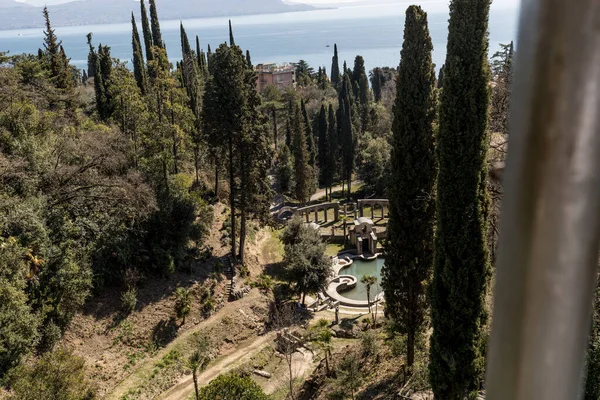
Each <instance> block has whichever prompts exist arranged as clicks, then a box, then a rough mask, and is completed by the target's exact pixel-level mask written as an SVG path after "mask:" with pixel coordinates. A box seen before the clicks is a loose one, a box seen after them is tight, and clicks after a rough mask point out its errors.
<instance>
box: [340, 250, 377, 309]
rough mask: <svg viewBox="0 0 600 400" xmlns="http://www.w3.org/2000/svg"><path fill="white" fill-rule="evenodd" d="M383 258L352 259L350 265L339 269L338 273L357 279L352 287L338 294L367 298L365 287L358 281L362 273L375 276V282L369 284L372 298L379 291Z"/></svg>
mask: <svg viewBox="0 0 600 400" xmlns="http://www.w3.org/2000/svg"><path fill="white" fill-rule="evenodd" d="M384 263H385V260H384V259H383V258H378V259H376V260H370V261H366V260H359V259H357V260H354V262H353V263H352V265H350V266H349V267H346V268H344V269H342V270H341V271H340V275H352V276H354V277H356V279H358V283H357V284H356V287H355V288H354V289H350V290H348V291H344V292H341V293H340V294H341V295H342V296H344V297H347V298H349V299H352V300H367V287H366V286H365V285H363V284H362V283H360V278H362V277H363V276H364V275H373V276H374V277H376V278H377V284H376V285H375V286H374V287H373V286H371V299H374V298H375V296H376V295H378V294H379V293H381V292H382V291H383V290H382V289H381V268H383V264H384Z"/></svg>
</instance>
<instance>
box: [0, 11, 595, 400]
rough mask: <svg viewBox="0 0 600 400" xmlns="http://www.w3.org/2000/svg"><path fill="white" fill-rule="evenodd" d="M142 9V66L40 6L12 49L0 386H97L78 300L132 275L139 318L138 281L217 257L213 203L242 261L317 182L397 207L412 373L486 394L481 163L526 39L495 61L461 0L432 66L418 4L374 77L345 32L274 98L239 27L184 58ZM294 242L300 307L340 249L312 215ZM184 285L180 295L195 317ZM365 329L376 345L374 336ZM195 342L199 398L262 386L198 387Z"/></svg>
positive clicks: (84, 391)
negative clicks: (24, 45) (71, 35)
mask: <svg viewBox="0 0 600 400" xmlns="http://www.w3.org/2000/svg"><path fill="white" fill-rule="evenodd" d="M141 11H142V13H141V15H142V20H141V21H136V20H135V18H134V16H133V14H132V16H131V23H132V37H131V46H132V61H131V62H125V61H122V60H117V59H114V58H112V57H111V49H110V47H109V46H108V45H106V44H101V43H95V41H94V36H93V34H92V33H90V34H88V36H87V43H88V45H89V56H88V66H87V69H85V70H83V71H80V70H78V69H77V68H75V67H74V66H72V65H71V64H70V60H69V58H68V54H66V53H65V50H64V48H63V47H62V45H61V41H60V38H59V37H57V36H56V34H55V31H54V29H53V28H52V25H51V16H50V15H49V14H48V12H47V10H46V9H45V10H44V14H43V18H45V23H46V28H45V31H44V33H45V38H44V42H43V43H41V46H42V47H41V48H40V50H39V52H38V53H37V54H19V55H12V54H10V53H1V54H0V183H1V185H0V384H1V385H2V386H4V388H6V390H7V393H9V395H10V396H12V398H15V399H37V398H57V399H92V398H95V397H96V391H95V388H94V384H93V382H91V380H90V379H89V377H88V375H87V374H86V366H85V363H84V362H83V360H82V359H80V358H79V357H77V356H75V355H73V353H72V352H70V351H69V350H67V349H66V348H64V347H63V346H57V343H59V342H60V341H61V339H62V338H63V335H64V334H65V332H66V331H67V330H68V328H69V326H70V323H71V321H72V320H73V318H74V317H75V315H76V314H77V313H78V312H79V311H80V310H81V309H82V307H83V306H84V305H85V304H86V302H93V301H94V299H96V298H97V297H98V296H100V295H101V294H102V293H106V291H107V290H114V288H118V291H115V296H122V297H121V299H122V302H123V307H124V311H122V313H123V314H125V315H126V314H128V313H131V312H132V311H133V310H134V309H135V304H136V293H137V292H136V291H137V288H138V286H139V285H141V284H142V282H143V281H144V280H149V279H159V278H165V277H168V276H171V275H173V274H174V273H176V272H177V271H187V270H189V269H191V267H190V265H192V264H193V262H194V260H197V259H199V258H200V257H202V256H203V254H209V255H210V253H211V251H212V249H211V248H210V247H209V246H207V245H206V243H205V241H206V238H207V236H208V235H209V233H210V232H211V229H212V225H213V219H214V217H215V213H214V209H213V207H215V205H217V204H226V205H227V210H226V212H227V213H226V221H225V223H224V228H223V230H224V241H225V244H226V246H227V247H228V248H229V249H230V255H231V257H232V259H233V260H234V262H235V263H236V264H237V268H239V269H240V270H241V271H243V272H244V274H243V275H247V274H248V273H249V272H248V270H247V268H248V267H247V266H246V264H247V259H248V256H247V254H246V252H247V251H248V248H249V244H248V241H250V240H251V238H252V237H254V235H255V233H256V232H257V231H258V230H260V229H261V228H263V227H266V226H269V225H272V224H274V222H273V219H272V217H271V215H270V208H271V206H272V204H274V203H276V204H280V205H281V204H287V205H296V206H298V205H305V204H309V203H310V201H311V196H313V194H315V192H316V191H317V190H319V188H320V189H322V190H323V191H324V201H341V202H346V201H348V202H350V201H352V200H354V199H356V198H362V197H363V196H364V197H377V196H378V197H387V198H388V199H389V200H390V220H389V226H388V232H389V233H388V238H387V241H386V242H385V246H384V250H385V255H386V257H387V260H388V261H389V262H386V265H385V267H384V270H383V282H382V286H383V289H384V291H385V296H386V317H387V318H386V319H387V322H386V325H385V326H386V329H388V330H389V331H390V332H394V335H395V334H398V335H402V337H404V338H405V339H404V340H405V342H403V343H402V345H401V347H402V349H403V350H402V351H401V353H402V355H401V356H400V355H397V356H398V357H402V358H403V359H406V369H404V372H405V376H413V377H415V381H418V382H419V384H423V382H426V383H424V384H423V385H424V388H425V389H427V390H429V389H431V390H432V393H433V395H435V398H439V399H450V400H454V399H464V398H469V396H473V395H474V394H475V393H477V392H478V391H479V390H481V389H483V377H484V372H485V356H486V344H487V337H488V335H489V326H490V323H489V316H488V314H489V313H490V311H491V310H490V304H491V296H492V295H491V289H490V278H491V276H492V272H493V268H494V264H495V254H496V251H495V249H496V243H497V232H498V220H499V213H500V211H499V210H500V204H501V198H502V187H501V184H500V183H499V182H498V181H495V180H493V179H488V171H489V169H490V166H491V165H493V164H494V163H495V162H498V161H503V160H504V157H505V153H506V147H507V146H506V142H507V135H508V123H507V120H508V108H509V100H510V87H511V80H512V64H513V58H514V53H515V50H514V48H513V44H512V43H511V44H506V45H501V48H500V49H499V51H497V52H494V54H493V55H492V57H491V58H489V59H488V39H487V21H488V14H489V1H488V0H477V1H472V0H468V1H467V0H454V1H452V2H451V5H450V23H449V36H448V55H447V62H446V64H445V65H443V66H435V65H434V64H433V63H432V56H431V54H432V50H433V46H432V42H431V38H430V36H429V30H428V23H427V14H426V13H425V12H424V11H423V10H422V9H421V8H420V7H418V6H411V7H409V8H408V10H407V13H406V22H405V24H406V25H405V31H404V44H403V47H402V52H401V61H400V65H399V67H398V68H390V67H379V68H375V69H373V70H372V71H366V70H365V65H364V59H363V58H362V57H361V56H360V55H357V56H356V58H355V59H354V60H353V65H352V68H349V67H348V65H347V63H346V62H344V63H343V64H342V65H340V62H341V60H340V59H339V57H338V47H337V45H335V46H334V54H333V59H332V65H331V67H330V68H325V67H319V68H318V70H317V71H315V69H314V68H313V67H311V66H310V65H308V64H307V63H306V61H304V60H300V61H299V62H297V63H295V74H296V82H297V84H296V86H295V87H289V88H286V89H283V90H282V89H279V88H277V87H275V86H272V85H271V86H268V87H267V88H265V90H264V91H263V92H262V93H259V92H258V91H257V89H256V81H257V75H256V72H255V69H254V66H253V64H252V59H251V54H250V52H249V51H248V50H247V49H242V48H240V47H239V46H237V45H236V44H235V32H234V27H232V24H231V23H230V24H229V40H228V43H223V44H220V45H219V46H218V47H217V48H216V49H214V51H213V50H211V48H210V46H208V47H207V51H204V49H203V48H202V46H201V38H199V37H197V36H196V37H188V34H187V32H186V30H185V27H184V26H183V25H181V48H182V53H183V59H182V60H181V61H178V62H176V63H175V64H172V63H171V62H170V61H169V57H168V49H167V48H166V46H165V44H164V42H163V40H162V34H161V27H160V23H159V18H158V11H157V9H156V5H155V2H154V1H153V0H150V2H149V7H148V9H147V8H146V4H145V2H144V0H142V1H141ZM41 17H42V16H41ZM138 22H140V25H141V34H140V30H138ZM473 32H477V34H473ZM398 40H399V42H400V41H401V38H398ZM436 69H437V70H438V73H437V76H436ZM327 70H329V74H328V72H327ZM465 110H468V111H469V112H465ZM356 182H360V184H359V186H358V187H356V186H355V183H356ZM340 186H341V193H340V190H339V187H340ZM334 187H338V189H336V190H334ZM322 197H323V196H322ZM281 243H282V245H283V247H284V252H285V256H284V258H283V261H282V263H283V265H284V268H283V272H282V275H283V278H282V279H284V280H286V281H287V282H288V283H289V287H288V289H289V288H292V290H290V293H287V294H286V295H287V296H288V299H289V298H292V296H299V297H300V298H301V299H302V300H301V302H302V303H304V298H305V296H306V295H307V294H309V295H310V294H315V293H318V292H319V291H320V290H322V289H323V288H324V286H325V285H326V283H327V280H328V278H329V269H330V265H329V264H330V261H329V259H328V258H327V257H326V256H325V251H326V244H325V243H323V242H322V241H321V239H320V237H319V235H318V234H316V233H315V231H314V229H313V230H311V229H308V228H306V227H305V226H304V225H303V224H302V223H301V222H300V221H299V220H292V221H291V222H289V224H288V225H287V227H286V229H285V230H284V231H283V233H282V236H281ZM365 282H369V283H368V285H369V288H370V285H372V284H374V282H373V281H372V280H370V281H369V280H368V279H366V280H365ZM256 286H258V287H259V288H260V289H261V290H264V291H268V290H271V289H272V286H273V283H272V281H271V277H270V276H266V275H262V274H261V275H260V276H259V281H258V283H257V284H256ZM369 290H370V289H369ZM273 291H274V289H273ZM189 296H190V292H189V291H187V289H183V288H178V289H177V291H176V297H177V303H176V314H177V318H179V319H182V321H183V322H182V323H183V324H185V318H186V315H188V314H189V312H190V300H189ZM209 296H210V295H209ZM369 296H370V295H369ZM275 297H277V296H275ZM369 303H370V300H369ZM211 304H212V303H211ZM274 304H275V303H274ZM211 307H212V306H211ZM369 311H371V310H370V306H369ZM596 311H597V310H596ZM597 314H598V313H597V312H596V313H595V319H594V321H595V324H594V331H593V334H592V335H591V338H590V354H589V360H590V361H589V367H588V371H590V373H592V374H594V375H597V371H598V369H599V368H600V367H599V365H598V364H599V359H600V356H599V355H598V353H599V352H600V350H599V348H600V345H599V344H598V335H599V334H598V321H597V319H598V318H597V317H598V315H597ZM336 318H337V316H336ZM274 320H275V322H277V319H276V318H275V319H274ZM270 322H271V323H273V321H270ZM372 324H373V326H375V327H377V321H376V316H375V314H373V318H372ZM327 332H328V331H327ZM327 335H329V333H323V332H322V331H319V332H318V334H317V336H318V339H315V341H316V342H317V343H318V344H319V346H320V347H319V348H321V349H325V350H323V351H324V354H325V356H324V357H325V360H326V361H327V367H326V369H325V371H326V372H325V375H326V376H327V377H328V379H330V378H331V376H332V375H335V374H333V373H331V372H330V366H329V361H330V359H331V357H332V356H331V355H330V354H331V351H330V339H331V337H330V336H327ZM365 338H366V339H365ZM365 338H363V345H364V343H369V341H373V340H374V339H373V338H369V337H368V335H367V336H365ZM428 340H429V341H430V344H429V345H425V344H424V343H426V342H427V341H428ZM328 346H329V347H328ZM365 346H366V345H365ZM374 354H375V353H374V352H372V350H368V349H367V350H365V351H364V352H363V357H372V358H373V357H375V355H374ZM192 356H193V357H192V358H191V360H192V361H193V362H192V364H190V365H192V366H191V367H189V368H190V369H191V370H192V371H193V374H194V383H195V386H196V398H202V399H204V398H206V399H209V398H210V399H213V398H217V397H215V396H216V395H215V393H221V394H222V393H225V392H227V393H229V392H231V393H232V394H231V395H230V396H233V397H231V398H234V397H235V398H240V399H263V398H267V397H266V396H265V395H264V394H263V393H262V389H260V387H258V385H256V384H255V383H254V382H253V381H252V380H250V379H249V378H248V377H247V376H238V375H235V374H234V375H222V376H221V377H219V378H218V379H216V380H215V381H213V383H211V385H209V386H206V387H205V388H202V389H201V390H199V389H198V387H197V382H196V371H197V370H198V369H202V368H201V367H202V366H203V365H204V361H202V360H203V359H201V358H202V357H203V356H201V355H200V353H198V352H196V353H194V354H193V355H192ZM290 360H291V359H290ZM358 364H360V360H358V359H353V358H351V357H350V356H348V357H344V358H343V359H342V360H340V364H339V366H338V367H339V368H338V379H337V381H336V382H338V383H340V382H341V383H340V385H341V387H344V388H345V392H344V391H342V392H344V393H342V394H341V395H340V396H341V397H331V398H347V397H346V396H348V397H350V394H351V396H352V398H354V391H355V389H356V388H355V387H354V386H353V383H352V382H358V381H357V380H356V379H355V378H356V377H357V376H358V375H356V374H360V371H359V370H357V369H356V368H359V367H358ZM290 371H291V361H290ZM290 379H291V378H290ZM343 382H345V383H343ZM290 385H292V383H290ZM599 386H600V385H599V384H598V382H597V379H588V382H587V386H586V399H595V398H597V397H598V390H599V389H598V387H599ZM291 392H292V390H290V396H292V393H291ZM57 393H59V394H60V396H59V397H52V396H56V395H57ZM240 393H245V394H246V395H245V397H244V396H242V397H240ZM336 393H338V394H339V391H338V392H336ZM44 396H46V397H44ZM0 397H1V395H0ZM223 398H230V397H223ZM292 398H293V397H292Z"/></svg>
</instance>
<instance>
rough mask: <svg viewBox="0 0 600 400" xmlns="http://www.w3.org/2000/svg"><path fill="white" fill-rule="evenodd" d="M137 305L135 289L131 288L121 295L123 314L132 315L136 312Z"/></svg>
mask: <svg viewBox="0 0 600 400" xmlns="http://www.w3.org/2000/svg"><path fill="white" fill-rule="evenodd" d="M136 305H137V290H136V288H134V287H130V288H129V289H127V290H126V291H124V292H123V294H121V307H122V309H123V312H124V313H125V314H127V315H129V314H131V313H132V312H133V311H134V310H135V306H136Z"/></svg>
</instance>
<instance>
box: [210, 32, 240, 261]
mask: <svg viewBox="0 0 600 400" xmlns="http://www.w3.org/2000/svg"><path fill="white" fill-rule="evenodd" d="M211 63H213V64H214V75H213V77H212V78H211V79H209V81H208V82H207V85H206V90H205V92H204V106H203V108H202V123H203V129H204V132H205V133H206V134H207V136H208V138H209V143H208V144H209V148H210V149H211V151H212V152H213V153H214V154H220V153H221V152H223V150H224V152H226V153H227V169H228V174H229V186H230V187H229V203H230V204H229V206H230V207H231V210H232V211H231V254H232V255H233V256H237V243H236V236H237V225H236V213H235V209H236V206H237V200H238V193H237V190H236V188H237V183H236V178H237V177H238V176H239V162H238V161H237V160H238V158H237V157H238V155H239V154H238V148H239V147H238V144H239V140H240V138H241V137H242V135H243V134H244V129H245V128H246V126H245V112H246V110H245V109H246V97H245V96H246V71H247V64H246V63H245V61H244V57H243V56H242V52H241V50H240V49H239V47H237V46H234V47H229V46H227V45H226V44H222V45H220V46H219V48H218V49H217V51H216V52H215V54H214V55H213V56H212V60H211ZM223 104H227V107H223Z"/></svg>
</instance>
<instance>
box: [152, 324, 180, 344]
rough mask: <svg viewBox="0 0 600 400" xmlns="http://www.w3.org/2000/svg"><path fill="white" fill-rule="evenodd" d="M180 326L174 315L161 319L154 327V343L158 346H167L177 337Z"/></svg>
mask: <svg viewBox="0 0 600 400" xmlns="http://www.w3.org/2000/svg"><path fill="white" fill-rule="evenodd" d="M178 328H179V325H177V321H176V320H175V318H174V317H171V318H169V319H166V320H165V319H163V320H161V321H159V322H158V323H157V324H156V325H155V326H154V328H152V336H151V341H152V344H153V345H154V346H156V347H164V346H166V345H167V344H169V343H170V342H171V341H172V340H173V339H175V337H177V329H178Z"/></svg>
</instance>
